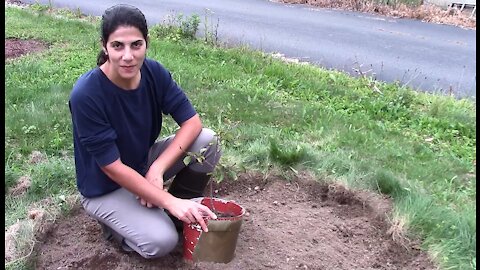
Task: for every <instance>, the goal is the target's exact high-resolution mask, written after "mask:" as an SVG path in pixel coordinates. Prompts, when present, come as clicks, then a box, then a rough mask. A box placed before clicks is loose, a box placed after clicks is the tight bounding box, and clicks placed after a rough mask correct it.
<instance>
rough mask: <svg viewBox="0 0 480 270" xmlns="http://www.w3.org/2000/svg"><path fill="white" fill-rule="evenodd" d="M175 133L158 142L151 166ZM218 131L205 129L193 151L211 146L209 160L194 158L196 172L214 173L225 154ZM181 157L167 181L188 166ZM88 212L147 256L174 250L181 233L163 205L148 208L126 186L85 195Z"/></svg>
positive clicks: (150, 161) (154, 147) (153, 151)
mask: <svg viewBox="0 0 480 270" xmlns="http://www.w3.org/2000/svg"><path fill="white" fill-rule="evenodd" d="M173 137H174V135H172V136H170V137H167V138H165V139H163V140H161V141H158V142H156V143H155V144H154V145H153V146H152V147H151V149H150V151H149V155H148V159H149V161H148V166H150V165H151V164H152V163H153V161H154V160H155V159H156V158H157V157H158V156H159V155H160V153H162V152H163V151H164V150H165V148H166V147H167V146H168V145H169V144H170V142H171V141H172V139H173ZM216 138H217V137H216V135H215V132H213V131H212V130H210V129H207V128H204V129H202V132H201V133H200V135H199V136H198V137H197V139H196V140H195V142H194V143H193V144H192V146H191V147H190V148H189V149H188V150H187V151H189V152H200V150H201V149H202V148H207V150H206V151H205V152H204V154H203V156H204V157H205V161H204V162H202V163H198V162H196V161H194V159H192V162H191V163H190V164H188V166H189V168H191V169H192V170H194V171H196V172H204V173H209V172H212V171H213V169H214V167H215V165H216V164H217V163H218V160H219V159H220V156H221V153H220V149H219V146H218V144H217V139H216ZM183 159H184V156H183V157H181V158H180V159H179V160H178V161H177V162H176V163H175V164H174V165H173V166H172V167H171V168H170V169H169V170H167V171H166V172H165V175H164V180H165V181H166V180H167V179H169V178H171V177H173V176H174V175H176V174H177V173H178V172H179V171H180V170H182V169H183V168H185V164H184V162H183ZM81 203H82V205H83V208H84V209H85V211H86V212H87V213H88V214H89V215H90V216H92V217H93V218H94V219H96V220H98V221H99V222H101V223H103V224H105V225H106V226H108V227H109V228H111V229H112V230H114V231H115V233H116V235H119V236H120V237H122V238H123V243H124V244H126V245H128V247H130V248H131V249H133V250H135V251H136V252H138V253H139V254H140V255H141V256H142V257H144V258H156V257H160V256H163V255H166V254H167V253H169V252H170V251H172V250H173V249H174V248H175V246H176V245H177V242H178V233H177V231H176V229H175V226H174V224H173V222H172V220H171V219H170V218H169V217H168V215H167V213H165V211H164V210H163V209H162V208H157V207H155V208H147V207H145V206H142V205H141V204H140V201H139V200H137V199H136V195H135V194H133V193H131V192H129V191H128V190H126V189H124V188H120V189H117V190H115V191H113V192H110V193H108V194H105V195H103V196H100V197H95V198H85V197H82V199H81Z"/></svg>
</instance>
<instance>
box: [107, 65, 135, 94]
mask: <svg viewBox="0 0 480 270" xmlns="http://www.w3.org/2000/svg"><path fill="white" fill-rule="evenodd" d="M100 69H101V70H102V71H103V73H104V74H105V76H107V78H108V79H109V80H110V81H111V82H112V83H113V84H115V85H116V86H118V87H120V88H122V89H123V90H127V91H128V90H133V89H136V88H137V87H138V85H139V84H140V79H141V74H140V71H139V72H138V73H137V74H136V75H135V77H133V78H132V79H123V78H121V77H120V76H119V75H118V73H116V72H113V71H112V69H111V66H110V64H109V63H108V61H107V62H105V63H104V64H103V65H101V66H100Z"/></svg>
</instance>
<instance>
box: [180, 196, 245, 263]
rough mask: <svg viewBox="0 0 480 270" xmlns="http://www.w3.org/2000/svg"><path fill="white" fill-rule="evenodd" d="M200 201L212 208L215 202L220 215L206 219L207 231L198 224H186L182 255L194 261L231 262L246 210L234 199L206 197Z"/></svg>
mask: <svg viewBox="0 0 480 270" xmlns="http://www.w3.org/2000/svg"><path fill="white" fill-rule="evenodd" d="M201 204H203V205H205V206H207V207H209V208H210V209H212V204H213V208H214V209H212V210H215V211H216V212H217V216H218V218H217V219H216V220H212V219H205V222H206V223H207V226H208V233H206V232H204V231H203V230H202V228H201V227H200V225H199V224H198V223H191V224H187V223H184V224H183V237H184V239H183V257H184V259H185V260H186V261H192V262H198V261H206V262H217V263H229V262H230V261H231V260H232V259H233V258H234V256H235V248H236V246H237V239H238V235H239V233H240V228H241V226H242V220H243V215H244V214H245V209H244V208H243V207H241V206H240V205H239V204H237V203H236V202H234V201H227V200H222V199H218V198H208V197H205V198H203V199H202V201H201ZM224 216H225V217H224Z"/></svg>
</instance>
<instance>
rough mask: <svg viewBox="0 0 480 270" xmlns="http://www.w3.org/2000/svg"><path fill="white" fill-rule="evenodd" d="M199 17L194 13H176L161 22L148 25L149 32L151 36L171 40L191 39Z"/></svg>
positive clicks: (198, 22) (195, 30)
mask: <svg viewBox="0 0 480 270" xmlns="http://www.w3.org/2000/svg"><path fill="white" fill-rule="evenodd" d="M199 25H200V17H199V16H198V15H196V14H193V15H191V16H184V15H183V14H181V13H180V14H178V15H176V16H169V17H168V19H167V20H166V22H164V23H163V24H156V25H154V26H152V27H150V29H149V32H150V36H151V37H152V38H160V39H166V40H171V41H175V42H178V41H182V40H185V39H188V40H193V39H195V37H196V34H197V31H198V26H199Z"/></svg>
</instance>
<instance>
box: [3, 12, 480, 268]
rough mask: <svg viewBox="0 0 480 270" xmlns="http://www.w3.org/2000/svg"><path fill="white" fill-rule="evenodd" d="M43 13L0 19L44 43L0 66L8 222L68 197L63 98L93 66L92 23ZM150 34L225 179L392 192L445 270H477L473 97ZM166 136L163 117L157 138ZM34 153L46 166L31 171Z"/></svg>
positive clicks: (169, 126) (70, 180) (168, 129)
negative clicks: (325, 183) (215, 149)
mask: <svg viewBox="0 0 480 270" xmlns="http://www.w3.org/2000/svg"><path fill="white" fill-rule="evenodd" d="M51 13H52V12H51V11H49V10H48V9H46V8H42V6H36V7H35V9H34V10H33V11H32V10H21V9H16V8H7V9H6V12H5V23H6V28H5V34H6V36H7V37H16V38H35V39H39V40H43V41H45V42H47V43H48V44H49V49H48V50H46V51H44V52H41V53H39V54H35V55H27V56H24V57H21V58H19V59H15V60H9V61H7V62H6V65H5V87H6V90H5V104H6V107H5V187H6V188H9V187H12V186H13V185H15V183H16V181H17V179H18V178H19V177H20V176H29V177H30V178H31V179H32V186H31V187H30V189H29V191H28V192H27V193H26V194H25V195H23V196H20V197H12V196H11V195H9V194H6V205H5V207H6V213H5V221H6V226H10V225H12V224H14V223H16V222H17V220H24V219H25V218H26V213H27V211H28V209H29V208H30V207H32V205H34V204H36V203H39V202H40V201H41V200H42V199H44V198H51V199H53V201H54V204H56V205H58V204H62V202H63V200H64V199H63V198H65V196H68V195H71V194H76V189H75V179H74V177H75V175H74V163H73V157H72V151H73V148H72V147H73V146H72V138H71V120H70V114H69V111H68V105H67V101H68V96H69V92H70V90H71V88H72V85H73V84H74V82H75V80H76V79H77V78H78V76H79V75H80V74H82V73H83V72H85V71H86V70H88V69H90V68H92V67H94V66H95V63H96V54H97V51H98V49H99V44H98V34H99V33H98V21H95V20H94V19H92V18H90V19H82V20H77V19H75V18H77V17H80V16H77V15H76V13H75V12H70V13H69V12H66V11H61V12H60V11H57V13H56V14H60V15H62V16H63V17H53V16H51ZM72 14H73V15H72ZM185 20H188V21H189V22H192V21H195V20H193V19H188V18H186V19H185ZM155 27H157V28H156V30H155V31H157V33H162V35H163V36H164V37H165V38H162V39H159V38H155V36H153V38H152V40H151V43H150V47H149V50H148V56H149V57H152V58H155V59H157V60H159V61H160V62H161V63H163V64H164V65H165V66H166V67H167V68H168V69H169V70H170V71H171V72H172V74H173V77H174V78H175V80H176V81H177V82H178V84H179V85H181V86H182V88H184V90H185V91H186V92H187V94H188V96H189V97H190V99H191V101H192V103H193V104H194V105H195V107H196V108H197V110H198V112H199V113H200V115H201V117H202V120H203V122H204V125H205V126H207V127H209V128H212V129H213V130H215V131H217V132H218V133H219V134H220V136H221V140H222V144H223V147H224V155H223V157H222V160H221V168H223V169H224V170H223V172H226V173H227V174H228V175H229V176H234V175H236V174H237V173H240V172H241V171H243V170H257V171H259V172H263V173H267V172H269V171H275V172H278V173H280V174H286V175H287V174H289V173H295V172H297V171H301V170H308V171H310V172H312V173H314V174H316V175H317V176H318V178H319V179H327V178H328V179H334V181H338V182H343V183H344V184H346V185H349V186H350V187H352V188H368V189H371V190H372V191H375V192H381V193H384V194H388V195H390V196H391V197H392V199H393V200H394V204H395V208H394V214H393V216H394V217H396V218H399V219H404V220H406V221H407V222H406V227H407V228H408V233H409V234H412V235H416V236H419V237H421V238H422V239H423V240H424V241H423V247H424V248H425V249H426V250H428V251H429V253H430V254H431V255H432V257H433V258H434V259H435V261H436V262H437V263H438V264H439V265H440V266H441V267H442V268H444V269H475V267H476V266H475V261H476V251H475V249H476V240H475V239H476V229H475V225H476V220H475V218H476V213H475V210H476V206H475V203H476V170H475V166H474V161H475V156H476V132H475V128H476V116H475V111H476V109H475V106H476V103H475V102H474V101H472V100H466V99H464V100H458V99H455V98H452V97H446V96H435V95H430V94H425V93H418V92H414V91H412V90H411V89H407V88H403V87H400V86H399V85H395V84H384V83H380V82H377V81H373V80H372V79H370V78H351V77H349V76H348V75H346V74H343V73H341V72H334V71H327V70H323V69H320V68H318V67H314V66H310V65H297V64H287V63H284V62H282V61H280V60H277V59H274V58H272V57H270V56H269V55H265V54H263V53H260V52H255V51H251V50H249V49H248V48H245V47H238V48H223V47H218V46H217V47H214V46H211V45H210V44H206V43H205V42H202V41H200V40H192V39H190V38H186V37H183V36H182V35H179V34H178V33H184V32H182V31H176V30H171V31H174V32H172V33H173V34H172V35H168V33H166V32H165V31H163V30H162V27H161V26H155ZM188 27H189V29H190V28H192V25H191V24H188ZM376 89H378V90H379V91H376ZM175 128H176V127H175V125H174V124H173V122H172V121H170V120H167V121H166V122H165V127H164V129H163V131H162V134H161V135H162V136H163V135H169V134H171V133H173V131H174V130H175ZM34 150H35V151H40V152H42V153H43V154H45V155H46V156H47V159H46V161H45V162H43V163H39V164H32V163H30V162H29V155H30V154H31V152H32V151H34ZM221 176H222V175H221V174H219V175H217V177H221ZM27 264H28V260H20V261H17V262H16V263H14V264H9V265H8V268H9V269H22V268H28V267H27Z"/></svg>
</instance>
